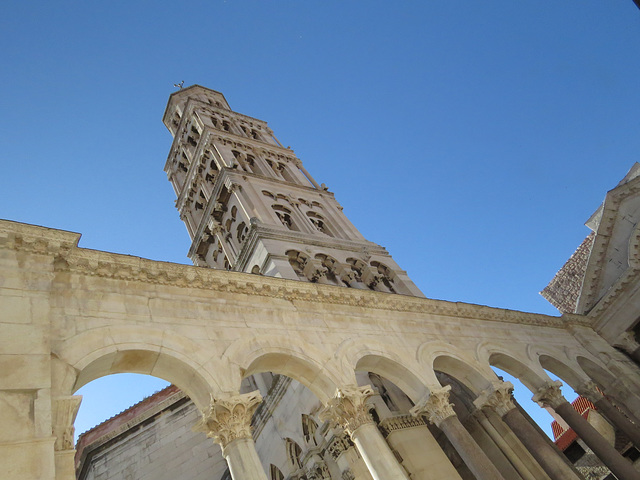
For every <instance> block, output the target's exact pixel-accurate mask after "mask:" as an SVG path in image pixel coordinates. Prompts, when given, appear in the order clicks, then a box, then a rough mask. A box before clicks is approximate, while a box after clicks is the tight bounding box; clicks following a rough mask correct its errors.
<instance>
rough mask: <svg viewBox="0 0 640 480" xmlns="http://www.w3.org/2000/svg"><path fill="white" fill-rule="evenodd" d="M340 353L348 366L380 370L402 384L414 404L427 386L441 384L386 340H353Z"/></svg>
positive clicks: (397, 383) (366, 369)
mask: <svg viewBox="0 0 640 480" xmlns="http://www.w3.org/2000/svg"><path fill="white" fill-rule="evenodd" d="M338 353H339V354H340V355H341V357H342V361H341V363H342V365H343V366H344V368H345V369H349V370H350V371H353V372H355V371H365V372H372V373H376V374H378V375H380V376H381V377H384V378H386V379H387V380H390V381H391V382H393V383H394V384H395V385H396V386H398V388H400V389H401V390H402V391H403V392H404V393H405V395H407V396H408V397H409V398H410V399H411V401H412V402H413V403H417V402H418V401H419V400H420V399H421V398H422V397H423V396H424V395H425V394H426V393H427V391H428V387H427V385H437V383H434V382H435V381H436V380H435V377H433V378H432V379H431V378H429V379H427V378H423V377H422V376H421V375H420V373H419V372H420V368H419V366H418V365H417V364H415V361H412V359H411V358H403V355H401V354H399V353H398V352H396V351H394V350H392V349H391V348H389V345H385V344H383V343H382V342H378V341H374V340H371V339H367V340H366V343H365V344H362V343H356V341H355V340H350V341H348V342H347V343H346V344H343V345H342V346H341V347H340V349H339V352H338Z"/></svg>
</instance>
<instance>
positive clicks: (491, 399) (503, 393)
mask: <svg viewBox="0 0 640 480" xmlns="http://www.w3.org/2000/svg"><path fill="white" fill-rule="evenodd" d="M512 392H513V384H512V383H511V382H500V383H499V384H496V385H493V386H492V387H489V388H488V389H486V390H485V391H483V392H482V393H481V394H480V396H479V397H478V398H476V399H475V400H474V401H473V404H474V405H475V406H476V408H479V409H482V408H484V407H488V408H491V409H493V410H494V411H495V412H496V413H497V414H498V415H500V417H504V416H505V415H506V414H507V413H509V411H511V410H513V409H514V408H516V405H515V404H514V403H513V398H512V396H511V393H512Z"/></svg>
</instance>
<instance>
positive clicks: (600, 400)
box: [578, 382, 640, 448]
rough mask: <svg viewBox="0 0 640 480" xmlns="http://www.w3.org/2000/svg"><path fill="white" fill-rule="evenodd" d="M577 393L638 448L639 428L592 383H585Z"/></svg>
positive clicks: (639, 446) (639, 441)
mask: <svg viewBox="0 0 640 480" xmlns="http://www.w3.org/2000/svg"><path fill="white" fill-rule="evenodd" d="M578 393H579V394H580V395H582V396H583V397H584V398H586V399H587V400H589V401H590V402H592V403H593V404H594V405H595V406H596V408H597V409H598V411H599V412H600V413H602V414H603V415H604V416H605V417H606V418H607V420H609V421H610V422H611V423H612V424H613V425H614V427H616V428H619V429H620V430H622V431H623V432H624V433H625V434H626V435H627V436H628V437H629V439H630V440H631V441H632V442H633V444H634V445H635V446H636V447H638V448H640V426H638V424H637V423H634V421H633V419H629V418H627V417H626V416H625V415H624V414H623V413H622V412H621V411H620V410H618V408H617V407H616V406H615V405H613V404H612V403H611V402H610V401H609V399H608V398H607V397H606V396H605V395H603V394H602V393H601V392H600V390H598V389H597V387H596V385H595V384H594V383H593V382H586V383H584V384H582V385H581V386H580V387H579V388H578Z"/></svg>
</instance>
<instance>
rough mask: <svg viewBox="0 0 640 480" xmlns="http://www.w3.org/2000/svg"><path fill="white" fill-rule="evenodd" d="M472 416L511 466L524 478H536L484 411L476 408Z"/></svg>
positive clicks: (528, 479) (533, 479)
mask: <svg viewBox="0 0 640 480" xmlns="http://www.w3.org/2000/svg"><path fill="white" fill-rule="evenodd" d="M473 416H474V417H475V418H476V420H478V423H480V425H482V428H483V429H484V431H485V432H487V434H488V435H489V436H490V437H491V440H493V441H494V443H495V444H496V445H497V446H498V448H499V449H500V450H501V451H502V453H503V454H504V456H505V457H507V460H509V462H510V463H511V465H513V468H515V469H516V471H517V472H518V474H519V475H520V476H521V477H522V478H523V479H524V480H537V479H536V476H535V475H534V474H533V473H532V472H530V471H529V469H528V468H527V466H526V465H525V463H524V461H523V460H522V459H521V458H520V457H519V456H518V455H517V454H516V452H514V451H513V448H511V445H509V444H508V443H507V441H506V440H505V439H504V437H503V436H502V435H501V434H500V432H498V430H496V428H495V427H494V426H493V424H492V423H491V422H490V421H489V419H488V418H487V417H486V415H485V414H484V412H483V411H482V410H480V409H478V410H476V411H475V412H473Z"/></svg>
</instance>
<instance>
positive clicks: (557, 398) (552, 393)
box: [531, 380, 567, 410]
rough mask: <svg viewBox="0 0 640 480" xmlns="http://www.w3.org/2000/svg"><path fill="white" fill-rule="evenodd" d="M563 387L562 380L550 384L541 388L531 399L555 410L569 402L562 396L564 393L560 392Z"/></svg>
mask: <svg viewBox="0 0 640 480" xmlns="http://www.w3.org/2000/svg"><path fill="white" fill-rule="evenodd" d="M561 386H562V382H561V381H560V380H555V381H553V382H548V383H546V384H545V385H543V386H542V387H540V388H539V389H538V390H537V391H536V394H535V395H534V396H533V397H532V398H531V399H532V400H533V401H534V402H536V403H539V404H541V405H542V406H543V407H551V408H553V409H554V410H555V409H556V408H558V407H559V406H560V405H562V404H563V403H564V402H566V401H567V400H566V399H565V398H564V397H563V396H562V392H561V391H560V387H561Z"/></svg>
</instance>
